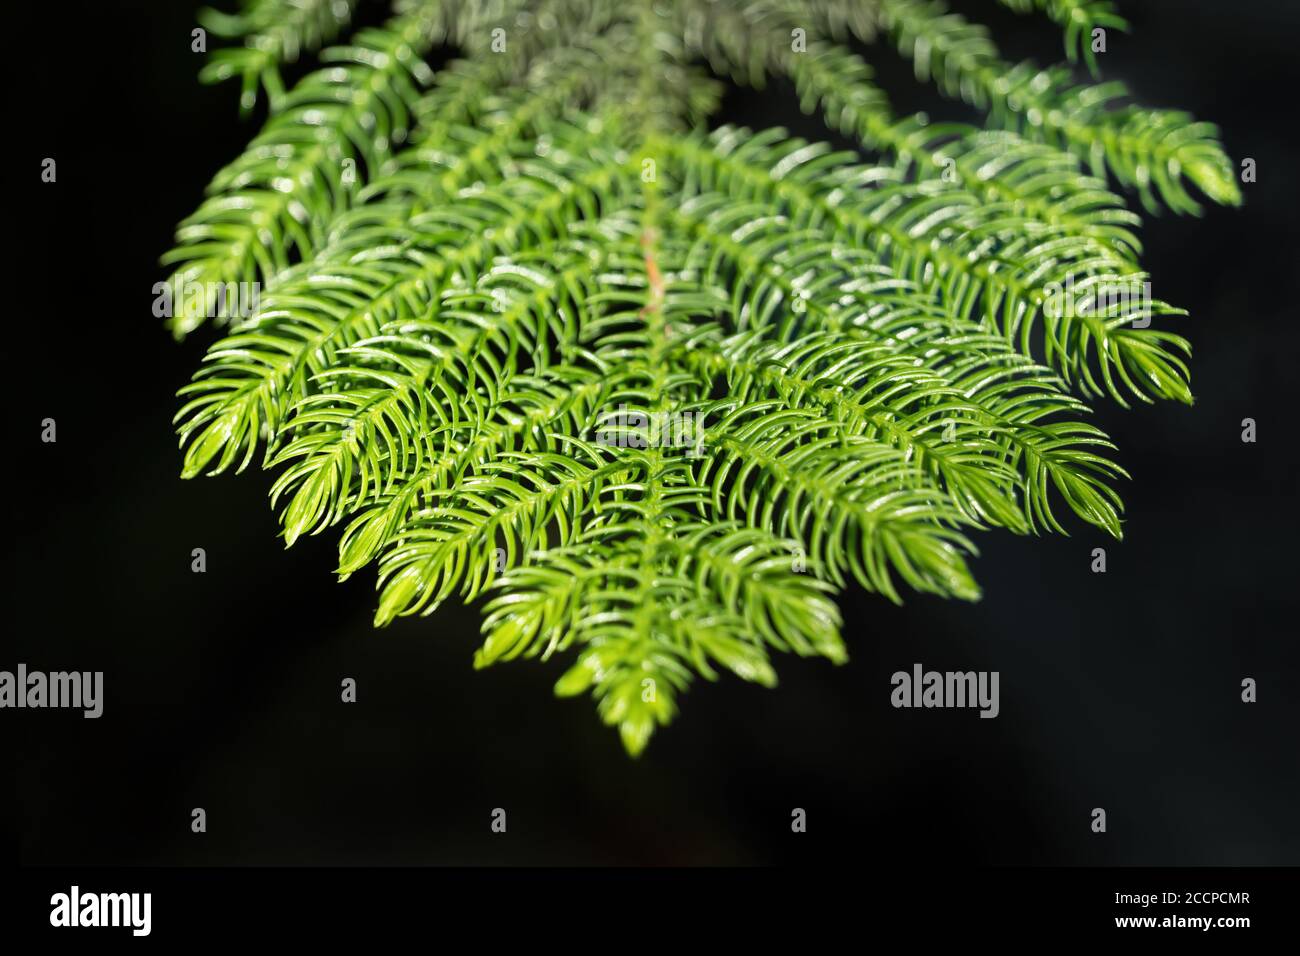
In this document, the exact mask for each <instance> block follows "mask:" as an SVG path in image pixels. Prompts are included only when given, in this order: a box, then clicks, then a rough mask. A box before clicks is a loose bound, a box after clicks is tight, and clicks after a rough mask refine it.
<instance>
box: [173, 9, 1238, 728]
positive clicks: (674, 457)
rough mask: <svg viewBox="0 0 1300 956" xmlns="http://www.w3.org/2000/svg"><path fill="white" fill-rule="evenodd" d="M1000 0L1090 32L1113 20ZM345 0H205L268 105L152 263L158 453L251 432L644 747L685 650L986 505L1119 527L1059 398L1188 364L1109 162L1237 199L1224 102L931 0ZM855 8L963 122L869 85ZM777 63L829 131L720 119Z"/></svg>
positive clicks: (201, 454) (1107, 477)
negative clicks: (1153, 291)
mask: <svg viewBox="0 0 1300 956" xmlns="http://www.w3.org/2000/svg"><path fill="white" fill-rule="evenodd" d="M989 2H990V3H992V2H993V0H989ZM1002 2H1003V3H1004V4H1006V5H1007V6H1009V7H1012V8H1014V9H1016V10H1017V11H1019V12H1022V13H1025V14H1034V13H1039V14H1042V15H1046V16H1049V17H1051V18H1052V19H1053V20H1055V21H1056V22H1058V23H1059V24H1060V25H1061V26H1062V27H1063V30H1064V33H1065V49H1066V53H1067V54H1068V59H1069V60H1071V61H1075V62H1078V63H1079V65H1080V66H1083V67H1086V68H1088V69H1091V70H1094V71H1095V70H1096V69H1098V67H1099V61H1100V60H1104V57H1099V56H1097V55H1096V54H1095V52H1094V49H1095V46H1096V44H1095V42H1094V38H1095V37H1096V36H1097V35H1098V34H1097V33H1096V31H1098V30H1102V31H1104V30H1107V29H1110V30H1120V29H1124V28H1125V23H1124V21H1123V20H1122V19H1120V17H1119V14H1118V13H1117V12H1116V10H1115V7H1114V5H1113V4H1112V3H1109V2H1097V0H1002ZM353 8H354V3H353V2H352V0H245V2H244V4H243V6H242V8H241V9H240V10H239V11H238V12H236V13H226V14H219V13H215V12H209V13H206V14H205V15H204V19H203V21H202V22H203V23H204V24H205V25H206V27H207V28H208V29H209V30H210V31H211V32H213V33H214V34H217V35H219V36H223V37H227V38H229V45H228V46H226V47H225V48H224V49H221V50H218V51H217V52H215V53H214V54H213V55H212V56H211V59H210V62H209V63H208V65H207V66H206V68H205V69H204V70H203V74H202V76H203V78H204V79H205V80H209V81H221V80H225V79H227V78H233V79H234V80H236V81H237V82H238V84H239V85H240V86H241V92H240V103H241V105H242V108H243V109H244V110H245V111H252V110H257V111H261V112H263V113H265V114H266V118H265V122H264V123H263V125H262V127H261V130H260V132H258V133H257V134H256V136H254V138H253V139H252V141H251V143H250V144H249V146H248V148H247V149H246V150H245V152H244V153H243V154H242V155H240V156H238V157H237V158H235V159H234V161H233V162H231V163H230V164H229V165H228V166H226V167H225V168H224V169H221V170H220V171H219V172H217V174H216V176H215V177H214V178H213V180H212V183H211V185H210V187H209V190H208V195H207V197H206V198H205V199H204V201H203V203H202V204H201V205H200V206H199V208H198V210H197V211H196V212H195V213H194V214H193V215H191V216H190V217H189V218H188V219H186V220H184V221H183V222H182V223H181V225H180V227H179V229H178V233H177V242H176V247H175V248H174V249H173V250H171V251H170V252H169V253H168V254H167V255H166V256H165V257H164V264H165V265H166V266H168V267H169V269H171V270H172V273H171V280H170V281H171V282H172V283H174V285H175V288H176V289H177V290H178V294H177V296H176V299H175V308H174V310H173V314H172V317H171V319H170V322H171V327H172V329H173V331H174V333H175V334H176V335H177V336H178V337H181V336H185V335H189V334H191V333H194V332H196V331H199V330H202V331H203V332H204V333H206V334H212V333H210V332H209V330H211V329H215V330H216V331H215V334H213V338H214V341H213V342H212V344H211V346H210V348H209V350H208V353H207V356H206V358H205V360H204V361H203V363H202V365H201V367H200V368H199V370H198V372H197V373H196V374H195V376H194V378H193V381H192V382H191V383H190V384H188V385H186V386H185V387H184V388H183V389H182V390H181V403H182V404H181V408H180V411H179V412H178V414H177V416H176V423H177V427H178V431H179V435H180V444H181V449H182V454H183V465H182V474H183V476H184V477H186V478H192V477H195V476H199V475H210V474H220V473H223V472H227V471H242V470H244V469H246V468H248V467H249V466H251V465H254V464H258V465H260V466H261V467H263V468H265V469H267V470H268V471H270V472H272V473H273V476H274V477H273V479H272V483H271V487H270V497H271V500H272V502H273V504H274V507H275V508H276V510H277V512H278V514H279V517H280V521H281V524H282V526H283V535H284V539H285V541H286V543H287V544H289V545H292V544H293V543H294V542H295V541H296V540H298V539H299V538H300V537H302V536H303V535H314V534H320V533H322V532H325V531H327V530H329V531H332V532H334V533H335V534H337V538H338V542H339V559H338V561H339V564H338V573H339V576H340V577H341V578H347V577H349V576H351V575H353V574H357V573H359V572H363V571H364V572H367V573H372V574H377V577H378V588H379V594H378V602H377V610H376V614H375V621H376V624H378V625H384V624H387V623H388V622H390V621H392V620H393V619H394V618H396V617H399V616H405V615H427V614H431V613H432V612H434V611H435V610H436V609H437V608H438V607H439V606H440V605H442V604H443V603H444V602H446V601H449V600H463V601H470V600H474V599H482V602H483V607H484V623H483V641H482V644H481V646H480V647H479V648H478V650H477V652H476V654H475V656H474V663H475V665H476V666H478V667H484V666H487V665H490V664H493V663H495V662H498V661H505V660H511V659H514V658H541V659H543V660H546V659H550V658H552V657H554V658H557V659H558V660H560V661H562V662H563V663H562V670H561V671H560V672H559V673H560V676H559V678H558V681H557V683H556V684H555V690H556V692H557V693H558V694H561V695H579V694H590V695H592V696H593V697H594V699H595V700H596V702H597V707H598V710H599V713H600V716H601V718H602V719H603V720H604V721H605V722H606V723H608V724H610V725H612V726H614V727H616V728H617V729H618V731H619V733H620V734H621V737H622V741H623V743H624V745H625V746H626V748H627V750H628V751H629V752H631V753H632V754H637V753H639V752H640V751H641V750H642V749H643V748H644V747H645V745H646V743H647V741H648V740H649V738H650V736H651V735H652V733H653V731H654V730H655V729H656V727H658V726H660V725H663V724H666V723H668V722H669V721H670V720H671V719H672V718H673V717H674V715H675V714H676V711H677V707H678V704H679V700H680V698H681V695H682V693H683V692H684V691H685V690H686V688H687V687H688V686H689V685H690V684H691V683H692V682H693V681H694V680H696V679H697V678H699V677H704V678H708V679H713V678H715V677H717V676H718V675H719V674H720V673H721V672H722V671H730V672H731V673H733V674H735V675H738V676H740V677H741V678H744V679H746V680H751V681H757V682H759V683H761V684H765V685H772V684H775V682H776V676H775V671H774V669H773V665H772V657H773V655H774V653H775V652H778V651H788V652H793V653H795V654H801V655H816V656H821V657H825V658H829V659H830V660H831V661H835V662H840V661H843V660H844V659H845V657H846V650H845V643H844V640H843V638H842V636H841V633H840V631H841V621H840V615H839V612H838V610H837V606H836V602H835V596H836V594H837V593H838V592H839V591H840V590H841V589H843V588H846V587H853V586H861V587H864V588H867V589H869V590H872V591H876V592H879V593H880V594H881V595H883V596H884V597H886V598H888V599H890V600H894V601H898V600H900V599H901V598H902V595H903V593H904V592H905V590H907V589H911V590H916V591H922V592H928V593H931V594H937V595H943V596H948V597H955V598H961V599H967V600H973V599H975V598H977V597H978V596H979V589H978V587H977V586H976V583H975V581H974V579H973V577H972V574H971V570H970V567H969V566H968V558H969V557H970V556H971V555H972V554H973V553H974V551H975V548H974V545H973V543H972V541H971V535H972V533H973V532H976V531H978V530H981V529H986V528H1005V529H1008V530H1010V531H1012V532H1014V533H1017V534H1035V533H1040V532H1052V531H1055V532H1064V531H1065V530H1066V529H1067V526H1068V525H1070V524H1072V523H1073V524H1075V525H1076V526H1083V525H1093V526H1095V527H1096V528H1099V529H1101V530H1103V531H1105V532H1108V533H1109V534H1111V535H1114V536H1116V537H1118V536H1119V535H1120V533H1121V512H1122V505H1121V501H1120V497H1119V495H1118V493H1117V491H1116V484H1117V482H1118V481H1119V480H1121V479H1123V478H1125V477H1126V476H1125V473H1124V471H1123V470H1122V469H1121V467H1120V466H1119V464H1117V463H1116V461H1115V453H1114V449H1113V446H1112V445H1111V443H1110V442H1109V441H1108V440H1107V438H1106V436H1105V435H1104V434H1103V433H1102V432H1101V431H1100V430H1099V429H1098V428H1097V427H1096V426H1095V425H1094V424H1092V423H1091V422H1090V420H1089V419H1090V411H1089V407H1088V404H1087V403H1088V402H1092V401H1097V400H1102V401H1105V400H1113V401H1116V402H1119V403H1121V404H1126V403H1129V402H1132V401H1135V400H1136V401H1143V402H1148V401H1154V400H1159V399H1173V400H1176V401H1179V402H1191V400H1192V393H1191V391H1190V388H1189V384H1188V366H1187V361H1188V357H1189V345H1188V342H1187V341H1186V340H1185V339H1184V338H1182V337H1180V336H1179V335H1178V334H1177V333H1176V332H1173V331H1170V327H1171V326H1175V325H1176V319H1177V317H1178V316H1180V315H1182V314H1183V312H1182V310H1181V309H1178V308H1175V307H1173V306H1171V305H1167V304H1165V303H1163V302H1160V301H1157V300H1151V299H1150V298H1149V297H1146V296H1136V297H1135V296H1133V295H1127V294H1115V293H1116V290H1121V291H1123V290H1133V289H1145V288H1146V287H1147V277H1146V275H1145V273H1143V272H1142V269H1141V266H1140V265H1139V262H1138V258H1139V254H1140V252H1141V247H1140V244H1139V241H1138V238H1137V235H1136V230H1137V227H1138V225H1139V220H1138V216H1137V214H1136V213H1135V212H1133V211H1131V210H1130V208H1129V205H1128V202H1129V200H1126V199H1125V198H1123V196H1124V194H1125V193H1127V194H1129V195H1130V197H1131V199H1132V200H1135V201H1136V202H1138V203H1140V205H1141V206H1142V207H1145V209H1146V210H1148V211H1150V212H1151V213H1160V212H1168V211H1172V212H1174V213H1196V212H1198V211H1199V210H1200V208H1201V204H1202V203H1204V202H1207V201H1208V202H1214V203H1226V204H1236V203H1238V202H1239V201H1240V196H1239V192H1238V188H1237V185H1236V177H1235V175H1234V170H1233V167H1232V165H1231V163H1230V162H1229V160H1228V159H1227V157H1226V156H1225V154H1224V152H1223V150H1222V149H1221V147H1220V146H1219V144H1218V142H1217V141H1216V132H1215V130H1214V128H1213V127H1212V126H1210V125H1208V124H1206V123H1203V122H1197V121H1195V120H1193V119H1192V118H1191V117H1189V116H1187V115H1186V114H1183V113H1178V112H1168V111H1162V110H1153V109H1147V108H1145V107H1142V106H1140V105H1138V104H1136V103H1135V102H1134V101H1133V100H1132V99H1131V97H1130V96H1129V94H1128V92H1127V90H1125V89H1124V88H1123V86H1122V85H1120V84H1118V83H1115V82H1105V83H1101V84H1100V85H1094V83H1093V82H1092V81H1090V80H1088V79H1081V78H1079V77H1077V76H1076V75H1075V73H1074V70H1073V69H1072V66H1071V65H1070V64H1066V65H1062V66H1057V67H1050V68H1041V67H1039V66H1036V65H1034V64H1033V63H1009V62H1007V61H1006V60H1004V59H1002V57H1001V55H1000V53H999V52H998V49H997V47H996V45H995V43H994V41H993V39H992V37H991V36H990V35H989V33H988V32H987V31H986V30H985V29H984V28H983V27H981V26H979V25H977V24H974V23H971V22H969V21H968V20H966V19H964V18H963V17H961V16H958V15H955V14H953V13H952V12H950V11H949V10H948V9H946V8H945V6H944V4H943V3H942V2H938V0H806V2H805V0H725V2H724V0H717V2H710V0H654V2H649V0H535V2H524V0H482V2H465V0H397V2H396V3H394V4H393V10H392V14H391V18H390V19H388V20H387V22H386V23H384V24H383V26H381V27H378V28H363V29H358V30H355V31H352V27H351V26H350V24H351V23H352V22H353V19H354V17H355V16H356V15H358V14H359V11H357V10H354V9H353ZM1117 37H1118V34H1116V35H1115V36H1112V38H1111V42H1115V41H1116V39H1117ZM883 46H888V47H892V48H893V49H892V50H886V51H885V53H884V54H883V55H890V56H893V55H895V51H898V52H901V53H902V54H903V55H904V56H906V57H908V58H910V60H911V61H912V63H913V64H914V65H915V69H916V73H917V76H918V77H920V78H921V79H923V80H925V81H928V82H933V83H934V84H935V85H936V86H937V88H938V89H939V90H940V91H941V92H942V93H943V94H945V95H947V96H950V97H953V98H958V99H961V100H964V101H966V102H967V103H969V104H972V105H974V106H976V107H978V108H980V109H981V110H983V111H984V112H985V113H986V114H987V124H986V127H985V128H975V127H971V126H966V125H961V124H956V123H948V122H931V121H930V120H928V119H927V118H926V117H925V116H921V115H916V116H907V115H897V114H895V113H894V111H893V110H892V108H891V106H890V103H889V99H888V96H887V94H886V93H885V91H884V90H882V89H881V88H880V87H878V86H877V85H875V83H874V82H873V79H872V76H873V74H872V69H871V67H870V65H869V63H868V61H867V60H866V59H864V57H863V53H864V52H865V53H867V54H871V53H872V52H873V51H880V50H881V48H882V47H883ZM312 59H314V60H315V61H317V62H318V64H319V66H318V68H316V69H315V70H314V71H312V72H307V73H306V75H305V76H303V78H302V79H301V80H299V81H298V82H296V83H293V84H286V83H285V82H284V81H283V80H282V70H283V68H284V67H285V66H286V65H288V64H292V63H294V62H295V61H301V60H312ZM433 63H438V64H440V66H439V68H438V69H436V70H435V69H433V68H432V67H431V64H433ZM296 72H299V73H301V72H303V70H302V69H301V68H297V69H296ZM773 77H781V78H785V79H787V80H788V81H789V83H790V85H791V86H793V88H794V90H796V91H797V96H798V97H799V100H800V102H801V104H802V107H803V109H804V110H805V111H806V112H809V113H816V114H817V115H819V116H820V117H821V118H822V119H823V121H824V123H825V125H826V127H827V128H828V129H829V130H833V131H835V133H837V134H839V135H841V136H844V137H848V138H849V139H850V140H851V141H853V142H854V143H856V144H858V145H859V148H858V149H857V150H854V151H845V150H837V149H835V148H832V147H831V146H828V145H826V144H825V143H820V142H807V141H804V140H802V139H795V138H792V137H790V136H788V135H787V134H786V133H784V132H783V131H782V130H780V129H765V130H757V131H755V130H749V129H739V128H733V127H730V126H725V125H724V126H716V125H711V121H710V117H711V116H713V115H714V114H715V113H716V111H717V107H718V104H719V100H720V95H721V92H722V89H723V84H724V83H726V82H735V83H739V84H742V85H751V86H763V85H764V84H765V83H768V82H769V81H770V80H771V79H772V78H773ZM772 95H777V94H776V93H773V94H772ZM238 283H249V284H253V283H255V284H256V287H257V288H259V289H260V295H259V296H258V297H257V300H256V307H255V308H252V309H250V310H247V311H246V312H242V313H241V311H240V310H239V309H237V308H235V307H234V306H233V305H232V302H234V301H236V299H235V298H232V297H231V296H228V295H225V294H224V290H226V289H228V288H230V286H231V284H238ZM179 290H189V291H191V292H193V290H198V291H197V292H194V294H181V293H180V292H179ZM239 301H242V300H239Z"/></svg>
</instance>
